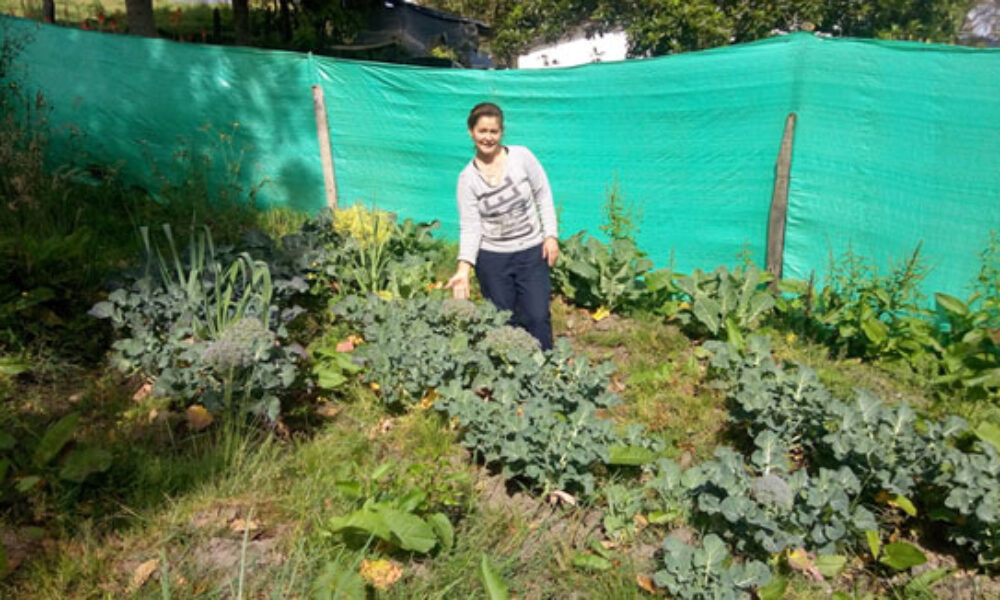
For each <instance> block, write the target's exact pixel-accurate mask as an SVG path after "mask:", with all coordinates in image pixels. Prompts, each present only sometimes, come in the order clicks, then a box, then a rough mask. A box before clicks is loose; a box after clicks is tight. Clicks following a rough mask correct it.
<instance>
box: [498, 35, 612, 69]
mask: <svg viewBox="0 0 1000 600" xmlns="http://www.w3.org/2000/svg"><path fill="white" fill-rule="evenodd" d="M627 54H628V38H627V37H626V36H625V32H624V31H615V32H611V33H606V34H604V35H594V36H593V37H589V38H588V37H587V36H586V34H584V33H583V32H579V33H577V34H576V35H575V36H573V37H571V38H566V39H564V40H562V41H559V42H556V43H555V44H550V45H548V46H541V47H538V48H536V49H534V50H532V51H531V52H529V53H528V54H522V55H521V56H518V57H517V68H518V69H544V68H548V67H572V66H573V65H582V64H587V63H593V62H611V61H616V60H625V57H626V55H627Z"/></svg>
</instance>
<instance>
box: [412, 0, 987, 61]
mask: <svg viewBox="0 0 1000 600" xmlns="http://www.w3.org/2000/svg"><path fill="white" fill-rule="evenodd" d="M975 1H976V0H520V1H518V0H487V1H485V2H473V1H472V0H424V3H425V4H428V5H430V6H434V7H436V8H440V9H442V10H447V11H451V12H454V13H457V14H460V15H463V16H467V17H474V18H478V19H481V20H484V21H486V22H487V23H489V24H490V25H491V26H492V28H493V39H492V40H491V42H490V47H491V50H492V52H493V54H494V57H495V58H497V59H498V60H499V61H500V62H501V63H506V64H511V63H512V62H513V61H514V59H515V58H516V56H517V55H518V54H521V53H522V52H524V50H526V49H527V48H528V47H530V46H531V45H533V44H537V43H545V42H552V41H555V40H557V39H559V38H560V37H562V36H563V35H565V34H566V33H569V32H573V31H576V30H579V29H581V28H582V29H583V30H584V31H586V32H587V33H596V32H605V31H608V30H611V29H616V28H621V29H624V30H625V31H626V33H627V34H628V38H629V53H630V54H631V55H632V56H655V55H660V54H670V53H675V52H684V51H688V50H699V49H703V48H710V47H714V46H723V45H726V44H730V43H739V42H749V41H753V40H756V39H760V38H763V37H767V36H769V35H772V33H773V32H775V31H799V30H806V31H819V32H823V33H828V34H831V35H836V36H842V35H843V36H857V37H878V38H885V39H905V40H926V41H935V42H951V41H954V40H955V38H956V36H957V34H958V32H959V31H960V29H961V24H962V21H963V19H964V15H965V13H966V12H967V11H968V10H969V8H971V6H972V5H973V4H974V3H975Z"/></svg>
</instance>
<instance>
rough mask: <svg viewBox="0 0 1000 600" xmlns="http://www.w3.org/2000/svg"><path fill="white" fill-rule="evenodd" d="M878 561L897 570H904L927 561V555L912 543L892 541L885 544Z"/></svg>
mask: <svg viewBox="0 0 1000 600" xmlns="http://www.w3.org/2000/svg"><path fill="white" fill-rule="evenodd" d="M879 562H880V563H882V564H884V565H886V566H888V567H892V568H893V569H896V570H897V571H904V570H906V569H909V568H910V567H915V566H917V565H922V564H924V563H925V562H927V557H926V556H924V553H923V552H921V551H920V549H919V548H917V547H916V546H914V545H913V544H909V543H907V542H894V543H892V544H886V545H885V548H884V549H883V554H882V558H880V559H879Z"/></svg>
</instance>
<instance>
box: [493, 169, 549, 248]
mask: <svg viewBox="0 0 1000 600" xmlns="http://www.w3.org/2000/svg"><path fill="white" fill-rule="evenodd" d="M530 198H531V186H530V184H529V182H528V180H527V179H523V180H521V182H520V183H514V180H512V179H511V178H510V175H505V176H504V181H503V185H501V186H500V187H498V188H496V189H494V190H490V191H488V192H487V193H485V194H483V195H482V196H481V197H480V202H481V203H482V204H481V206H480V208H479V214H480V215H481V216H482V225H483V234H484V235H485V236H486V237H487V238H490V239H492V240H494V241H506V240H513V239H518V238H522V237H528V236H531V235H533V234H534V233H535V223H534V220H533V219H532V218H531V214H530V212H529V211H530V209H531V202H530V201H529V199H530Z"/></svg>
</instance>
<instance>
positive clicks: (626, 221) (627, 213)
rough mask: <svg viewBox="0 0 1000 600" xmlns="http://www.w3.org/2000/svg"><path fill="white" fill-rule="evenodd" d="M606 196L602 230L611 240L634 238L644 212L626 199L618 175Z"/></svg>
mask: <svg viewBox="0 0 1000 600" xmlns="http://www.w3.org/2000/svg"><path fill="white" fill-rule="evenodd" d="M605 196H606V200H605V201H604V223H603V224H602V225H601V232H602V233H603V234H604V235H606V236H607V237H608V239H610V240H634V239H635V234H636V233H638V232H639V221H641V220H642V214H641V213H640V212H639V210H638V209H637V208H636V206H635V205H634V204H631V203H627V202H626V201H625V198H624V196H623V194H622V191H621V184H620V183H619V182H618V176H617V175H615V179H614V181H613V182H612V183H611V185H610V186H609V187H608V189H607V192H606V194H605Z"/></svg>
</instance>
